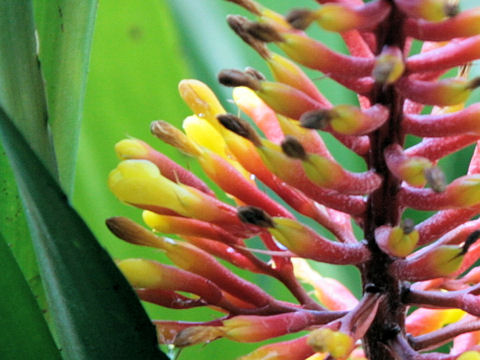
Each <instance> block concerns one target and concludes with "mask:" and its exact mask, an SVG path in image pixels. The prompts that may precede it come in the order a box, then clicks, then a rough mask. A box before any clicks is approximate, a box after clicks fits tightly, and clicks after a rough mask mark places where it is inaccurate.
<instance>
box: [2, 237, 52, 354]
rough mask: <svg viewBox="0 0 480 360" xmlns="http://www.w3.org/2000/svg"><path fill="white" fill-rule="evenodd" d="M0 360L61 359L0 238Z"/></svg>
mask: <svg viewBox="0 0 480 360" xmlns="http://www.w3.org/2000/svg"><path fill="white" fill-rule="evenodd" d="M0 264H2V276H0V288H1V289H2V296H0V317H1V319H2V328H1V330H0V358H1V359H3V360H15V359H38V360H42V359H45V360H55V359H61V356H60V352H59V351H58V349H57V347H56V346H55V342H54V341H53V338H52V336H51V335H50V331H49V330H48V326H47V324H46V322H45V320H44V319H43V316H42V313H41V311H40V309H39V307H38V304H37V302H36V301H35V298H34V296H33V294H32V292H31V291H30V288H29V287H28V284H27V283H26V282H25V279H24V277H23V274H22V271H21V270H20V268H19V266H18V264H17V262H16V261H15V258H14V257H13V256H12V252H11V251H10V249H9V247H8V246H7V244H6V242H5V239H4V238H3V236H2V234H0Z"/></svg>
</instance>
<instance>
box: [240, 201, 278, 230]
mask: <svg viewBox="0 0 480 360" xmlns="http://www.w3.org/2000/svg"><path fill="white" fill-rule="evenodd" d="M237 211H238V217H239V218H240V220H241V221H242V222H244V223H247V224H251V225H255V226H258V227H262V228H272V227H275V225H274V223H273V221H272V218H271V217H270V216H269V215H268V214H267V213H266V212H265V211H263V210H262V209H260V208H257V207H255V206H240V207H238V208H237Z"/></svg>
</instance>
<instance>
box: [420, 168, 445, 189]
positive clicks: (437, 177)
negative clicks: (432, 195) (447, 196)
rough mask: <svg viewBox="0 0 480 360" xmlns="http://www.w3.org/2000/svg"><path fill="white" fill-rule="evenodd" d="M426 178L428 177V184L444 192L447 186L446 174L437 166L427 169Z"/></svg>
mask: <svg viewBox="0 0 480 360" xmlns="http://www.w3.org/2000/svg"><path fill="white" fill-rule="evenodd" d="M425 178H426V179H427V184H428V185H429V186H430V188H431V189H432V190H433V191H435V192H436V193H441V192H444V191H445V189H446V188H447V180H446V179H445V174H444V173H443V171H442V170H441V169H440V168H439V167H437V166H434V167H431V168H428V169H425Z"/></svg>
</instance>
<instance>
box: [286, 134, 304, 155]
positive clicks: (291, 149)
mask: <svg viewBox="0 0 480 360" xmlns="http://www.w3.org/2000/svg"><path fill="white" fill-rule="evenodd" d="M280 145H281V147H282V151H283V153H284V154H285V155H287V156H288V157H291V158H294V159H300V160H305V159H306V158H307V153H306V151H305V149H304V147H303V145H302V144H301V143H300V141H298V140H297V139H296V138H294V137H293V136H290V135H287V136H286V137H285V139H283V141H282V143H281V144H280Z"/></svg>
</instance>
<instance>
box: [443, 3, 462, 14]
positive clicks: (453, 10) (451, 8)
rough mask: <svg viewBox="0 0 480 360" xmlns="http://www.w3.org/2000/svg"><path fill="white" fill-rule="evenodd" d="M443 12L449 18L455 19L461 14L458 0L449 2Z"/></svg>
mask: <svg viewBox="0 0 480 360" xmlns="http://www.w3.org/2000/svg"><path fill="white" fill-rule="evenodd" d="M443 11H444V12H445V15H446V16H447V17H449V18H450V17H454V16H457V15H458V13H459V12H460V6H459V4H458V0H453V1H452V0H448V1H447V2H446V4H445V6H444V9H443Z"/></svg>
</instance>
